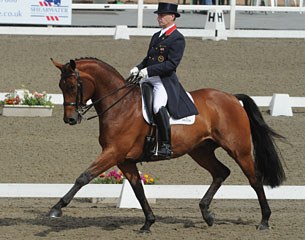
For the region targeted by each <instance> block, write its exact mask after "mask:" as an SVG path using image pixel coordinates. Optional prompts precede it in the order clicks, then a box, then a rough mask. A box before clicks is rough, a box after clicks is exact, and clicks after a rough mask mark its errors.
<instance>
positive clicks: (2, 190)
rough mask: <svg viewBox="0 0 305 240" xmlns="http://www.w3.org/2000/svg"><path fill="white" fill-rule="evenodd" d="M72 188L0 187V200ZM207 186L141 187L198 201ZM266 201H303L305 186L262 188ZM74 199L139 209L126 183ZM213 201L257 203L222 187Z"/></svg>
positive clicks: (244, 191)
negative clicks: (106, 200) (113, 202)
mask: <svg viewBox="0 0 305 240" xmlns="http://www.w3.org/2000/svg"><path fill="white" fill-rule="evenodd" d="M72 186H73V185H72V184H28V183H1V184H0V198H60V197H62V196H64V195H65V194H66V193H67V192H68V191H69V190H70V189H71V187H72ZM208 188H209V186H208V185H144V191H145V195H146V197H147V198H148V199H201V198H202V197H203V195H204V194H205V193H206V191H207V190H208ZM264 190H265V193H266V197H267V198H268V199H298V200H304V199H305V186H281V187H278V188H274V189H270V188H268V187H264ZM75 197H76V198H93V199H96V198H101V199H104V198H115V199H117V207H120V208H141V206H140V204H139V203H138V200H137V199H136V197H135V195H134V193H133V190H132V188H131V186H130V184H129V182H128V181H126V180H124V182H123V184H88V185H86V186H84V187H83V188H82V189H81V190H80V191H79V192H78V193H77V194H76V196H75ZM215 199H257V196H256V194H255V192H254V190H253V189H252V188H251V187H250V186H246V185H223V186H222V187H221V188H220V189H219V191H218V192H217V193H216V195H215Z"/></svg>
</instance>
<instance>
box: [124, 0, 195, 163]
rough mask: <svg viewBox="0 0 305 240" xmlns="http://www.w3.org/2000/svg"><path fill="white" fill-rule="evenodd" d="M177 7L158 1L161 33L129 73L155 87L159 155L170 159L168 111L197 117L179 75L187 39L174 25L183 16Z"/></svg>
mask: <svg viewBox="0 0 305 240" xmlns="http://www.w3.org/2000/svg"><path fill="white" fill-rule="evenodd" d="M177 7H178V5H177V4H173V3H165V2H159V4H158V10H157V11H155V12H154V13H156V14H157V15H158V16H157V20H158V23H159V26H160V27H161V30H160V31H158V32H156V33H155V34H154V35H153V36H152V38H151V41H150V44H149V48H148V51H147V56H146V57H145V58H144V59H143V61H142V62H141V63H140V64H139V65H137V66H136V67H134V68H132V69H131V70H130V74H132V75H139V76H140V77H142V80H141V82H149V83H150V84H151V85H152V86H153V98H154V100H153V111H154V114H155V117H154V119H155V122H156V124H157V126H158V130H159V133H160V134H159V135H160V139H161V146H160V147H159V149H158V156H160V157H164V158H167V159H169V158H170V157H171V154H172V151H171V141H170V137H171V128H170V124H169V116H168V112H169V114H170V115H171V116H172V117H173V118H175V119H180V118H183V117H186V116H190V115H194V114H198V111H197V109H196V107H195V105H194V104H193V102H192V101H191V99H190V98H189V97H188V95H187V93H186V92H185V90H184V88H183V87H182V85H181V84H180V82H179V81H178V77H177V75H176V69H177V67H178V65H179V63H180V61H181V58H182V56H183V52H184V48H185V40H184V36H183V35H182V34H181V33H180V32H179V31H178V30H177V29H176V24H175V20H176V18H177V17H180V14H179V13H178V12H177ZM167 110H168V112H167Z"/></svg>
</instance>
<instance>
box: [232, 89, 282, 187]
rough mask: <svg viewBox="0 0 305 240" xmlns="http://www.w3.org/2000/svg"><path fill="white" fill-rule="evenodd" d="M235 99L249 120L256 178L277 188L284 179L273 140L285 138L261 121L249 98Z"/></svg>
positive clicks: (240, 97) (279, 157)
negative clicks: (242, 107)
mask: <svg viewBox="0 0 305 240" xmlns="http://www.w3.org/2000/svg"><path fill="white" fill-rule="evenodd" d="M235 97H236V98H237V99H238V100H240V101H242V103H243V106H244V109H245V110H246V113H247V115H248V118H249V120H250V127H251V135H252V142H253V146H254V157H255V163H256V169H257V171H258V173H259V175H258V176H260V177H261V178H262V182H263V184H264V185H269V186H270V187H272V188H273V187H277V186H279V185H281V183H282V182H283V181H284V180H285V179H286V176H285V172H284V169H283V166H282V163H281V153H280V151H279V149H278V148H277V146H276V144H275V142H274V139H275V138H277V139H281V140H285V137H283V136H281V135H280V134H278V133H276V132H275V131H274V130H273V129H272V128H270V127H269V126H268V125H267V124H266V122H265V121H264V119H263V116H262V114H261V113H260V111H259V109H258V107H257V105H256V104H255V102H254V101H253V100H252V98H250V97H249V96H247V95H245V94H236V95H235Z"/></svg>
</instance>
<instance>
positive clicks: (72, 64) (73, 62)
mask: <svg viewBox="0 0 305 240" xmlns="http://www.w3.org/2000/svg"><path fill="white" fill-rule="evenodd" d="M70 66H71V68H72V70H73V71H74V70H75V69H76V63H75V61H74V60H73V59H71V60H70Z"/></svg>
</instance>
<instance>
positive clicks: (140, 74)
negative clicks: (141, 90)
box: [139, 68, 148, 79]
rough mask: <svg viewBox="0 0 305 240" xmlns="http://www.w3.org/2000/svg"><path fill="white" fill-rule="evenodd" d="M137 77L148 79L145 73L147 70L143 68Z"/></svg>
mask: <svg viewBox="0 0 305 240" xmlns="http://www.w3.org/2000/svg"><path fill="white" fill-rule="evenodd" d="M139 77H141V78H144V79H145V78H148V72H147V68H143V69H142V70H141V71H140V72H139Z"/></svg>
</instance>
